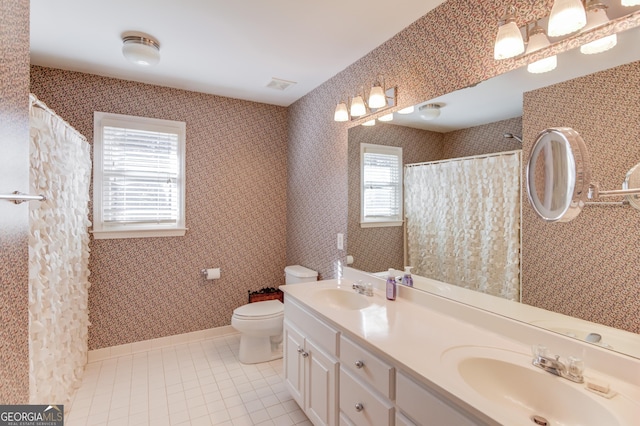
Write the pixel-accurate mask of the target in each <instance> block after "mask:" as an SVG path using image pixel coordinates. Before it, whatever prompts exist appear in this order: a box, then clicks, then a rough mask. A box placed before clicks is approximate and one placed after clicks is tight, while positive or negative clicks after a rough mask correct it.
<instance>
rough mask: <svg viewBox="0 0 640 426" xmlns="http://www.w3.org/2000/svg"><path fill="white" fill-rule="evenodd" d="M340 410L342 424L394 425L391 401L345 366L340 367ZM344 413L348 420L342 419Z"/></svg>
mask: <svg viewBox="0 0 640 426" xmlns="http://www.w3.org/2000/svg"><path fill="white" fill-rule="evenodd" d="M340 411H341V412H342V413H341V423H342V424H349V422H350V423H351V424H353V425H356V426H363V425H376V426H385V425H393V414H394V408H393V405H392V404H391V402H390V401H389V400H386V399H383V398H381V397H379V396H377V395H376V394H375V393H374V392H373V391H372V390H371V389H368V388H367V387H366V385H364V384H363V383H361V382H360V381H359V380H358V379H356V378H355V377H353V376H352V375H351V373H350V372H349V371H347V370H345V369H344V368H340ZM342 414H344V415H345V416H346V417H347V419H348V421H347V420H344V419H342Z"/></svg>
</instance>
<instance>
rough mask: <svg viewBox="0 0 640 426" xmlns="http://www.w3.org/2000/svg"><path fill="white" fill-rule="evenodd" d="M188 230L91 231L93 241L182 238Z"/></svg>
mask: <svg viewBox="0 0 640 426" xmlns="http://www.w3.org/2000/svg"><path fill="white" fill-rule="evenodd" d="M188 229H189V228H179V229H176V228H171V229H131V230H128V229H125V230H122V231H96V230H93V231H91V233H92V234H93V238H94V239H95V240H109V239H114V238H147V237H183V236H184V234H186V232H187V230H188Z"/></svg>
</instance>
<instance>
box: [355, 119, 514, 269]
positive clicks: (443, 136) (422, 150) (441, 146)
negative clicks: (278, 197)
mask: <svg viewBox="0 0 640 426" xmlns="http://www.w3.org/2000/svg"><path fill="white" fill-rule="evenodd" d="M506 132H511V133H514V134H516V135H519V136H521V135H522V118H521V117H515V118H510V119H507V120H501V121H497V122H495V123H488V124H485V125H482V126H475V127H470V128H468V129H461V130H456V131H451V132H447V133H437V132H430V131H425V130H418V129H412V128H408V127H400V126H394V125H391V124H384V123H377V124H376V125H375V126H373V127H363V126H356V127H352V128H351V129H349V148H348V149H349V158H348V162H349V163H348V174H349V182H348V183H349V185H348V195H349V206H348V215H349V216H348V218H349V220H348V227H347V235H348V236H349V246H348V254H350V255H352V256H353V257H354V263H353V265H351V266H353V267H354V268H357V269H360V270H363V271H371V272H379V271H384V270H386V269H387V268H396V269H403V268H404V259H403V257H404V256H403V253H404V250H403V244H404V238H403V228H402V227H382V228H361V227H360V143H374V144H379V145H391V146H402V156H403V163H404V164H410V163H421V162H425V161H435V160H443V159H446V158H455V157H466V156H471V155H480V154H487V153H491V152H500V151H512V150H516V149H521V148H522V145H521V144H520V142H518V141H516V140H514V139H505V138H504V137H503V134H504V133H506Z"/></svg>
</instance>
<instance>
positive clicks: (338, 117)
mask: <svg viewBox="0 0 640 426" xmlns="http://www.w3.org/2000/svg"><path fill="white" fill-rule="evenodd" d="M333 119H334V120H335V121H349V112H348V111H347V104H345V103H344V102H340V103H339V104H338V105H337V106H336V112H335V113H334V114H333Z"/></svg>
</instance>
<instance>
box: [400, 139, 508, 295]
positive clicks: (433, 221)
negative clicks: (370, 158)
mask: <svg viewBox="0 0 640 426" xmlns="http://www.w3.org/2000/svg"><path fill="white" fill-rule="evenodd" d="M405 216H406V232H407V234H406V236H407V243H406V246H407V247H406V249H407V260H408V264H409V265H411V266H413V272H414V273H415V274H416V275H421V276H425V277H429V278H433V279H436V280H439V281H443V282H446V283H449V284H455V285H457V286H461V287H465V288H469V289H473V290H476V291H480V292H483V293H488V294H492V295H495V296H500V297H503V298H506V299H509V300H519V297H520V288H519V287H520V285H519V283H520V272H519V269H520V266H519V262H520V152H519V151H518V152H515V153H514V152H511V153H504V154H499V155H492V156H487V157H469V158H460V159H454V160H446V161H443V162H433V163H423V164H418V165H408V166H407V167H406V168H405Z"/></svg>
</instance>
